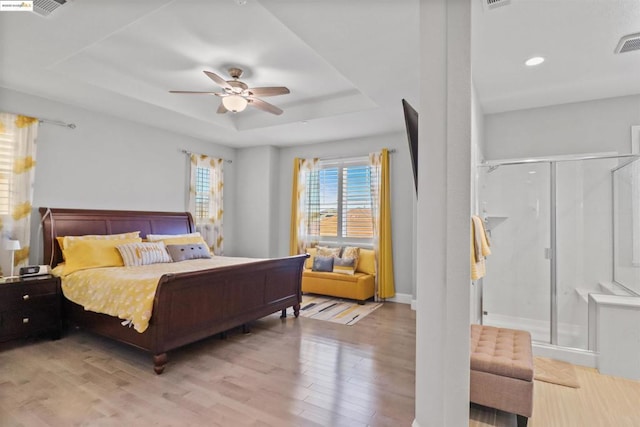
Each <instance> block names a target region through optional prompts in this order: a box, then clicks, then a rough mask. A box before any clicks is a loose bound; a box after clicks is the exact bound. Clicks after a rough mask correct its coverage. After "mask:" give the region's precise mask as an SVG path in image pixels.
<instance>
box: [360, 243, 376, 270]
mask: <svg viewBox="0 0 640 427" xmlns="http://www.w3.org/2000/svg"><path fill="white" fill-rule="evenodd" d="M357 271H359V272H361V273H367V274H373V275H375V274H376V253H375V252H374V251H373V250H372V249H363V248H360V257H358V267H357Z"/></svg>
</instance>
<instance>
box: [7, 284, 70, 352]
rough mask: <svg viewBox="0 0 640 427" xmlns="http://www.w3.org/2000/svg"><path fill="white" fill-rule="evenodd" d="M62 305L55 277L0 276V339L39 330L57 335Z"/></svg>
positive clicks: (52, 335) (56, 336)
mask: <svg viewBox="0 0 640 427" xmlns="http://www.w3.org/2000/svg"><path fill="white" fill-rule="evenodd" d="M61 308H62V296H61V290H60V279H59V278H58V277H55V276H49V275H47V276H33V277H13V278H5V279H0V342H2V341H8V340H11V339H14V338H21V337H26V336H30V335H37V334H42V333H50V334H51V337H52V338H53V339H58V338H60V332H61V329H62V321H61Z"/></svg>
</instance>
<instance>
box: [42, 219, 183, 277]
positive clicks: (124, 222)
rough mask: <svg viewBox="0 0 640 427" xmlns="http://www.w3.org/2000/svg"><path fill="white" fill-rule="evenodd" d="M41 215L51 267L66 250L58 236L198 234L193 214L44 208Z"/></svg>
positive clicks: (47, 261)
mask: <svg viewBox="0 0 640 427" xmlns="http://www.w3.org/2000/svg"><path fill="white" fill-rule="evenodd" d="M40 216H41V217H42V218H43V223H42V225H43V227H42V233H43V242H44V245H43V246H44V258H43V260H44V262H45V263H47V264H48V263H49V262H50V261H51V267H55V266H56V265H58V263H60V262H62V251H61V250H60V247H59V246H58V242H57V241H56V237H58V236H82V235H85V234H118V233H126V232H129V231H140V237H146V235H147V234H150V233H151V234H182V233H193V232H194V231H195V226H194V224H193V218H192V217H191V214H190V213H189V212H138V211H110V210H109V211H107V210H90V209H58V208H40ZM52 255H53V256H52Z"/></svg>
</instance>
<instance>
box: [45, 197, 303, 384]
mask: <svg viewBox="0 0 640 427" xmlns="http://www.w3.org/2000/svg"><path fill="white" fill-rule="evenodd" d="M40 214H41V216H42V218H43V237H44V262H45V263H50V264H51V266H52V267H55V266H56V265H57V264H58V263H60V262H62V252H61V250H60V247H59V246H58V243H57V241H56V237H58V236H80V235H85V234H117V233H126V232H130V231H140V237H145V236H146V235H147V234H182V233H191V232H194V231H195V227H194V224H193V219H192V217H191V214H189V213H188V212H180V213H172V212H136V211H112V210H82V209H54V208H40ZM306 258H307V255H297V256H291V257H285V258H276V259H268V260H264V261H258V262H254V263H250V264H242V265H234V266H228V267H221V268H216V269H210V270H202V271H196V272H188V273H176V274H165V275H164V276H162V277H161V278H160V282H159V285H158V288H157V291H156V296H155V299H154V302H153V312H152V317H151V321H150V323H149V327H148V328H147V330H146V331H144V332H143V333H139V332H137V331H136V330H135V329H133V328H129V327H124V326H122V324H121V322H122V319H118V318H117V317H113V316H109V315H106V314H100V313H94V312H91V311H85V310H84V308H83V307H82V306H80V305H78V304H75V303H73V302H71V301H69V300H67V299H65V300H64V310H63V313H64V314H63V316H64V317H65V320H67V321H69V322H70V323H71V324H72V325H75V326H78V327H80V328H82V329H85V330H88V331H91V332H94V333H97V334H100V335H103V336H106V337H109V338H112V339H115V340H117V341H120V342H123V343H127V344H130V345H133V346H135V347H138V348H140V349H142V350H145V351H148V352H150V353H151V354H152V356H153V365H154V366H153V368H154V371H155V372H156V373H157V374H161V373H162V372H163V370H164V368H165V365H166V363H167V352H168V351H170V350H173V349H176V348H178V347H181V346H183V345H186V344H190V343H193V342H196V341H199V340H201V339H204V338H207V337H210V336H212V335H215V334H218V333H221V332H225V331H227V330H229V329H232V328H235V327H238V326H241V325H245V324H246V323H248V322H250V321H253V320H256V319H259V318H261V317H264V316H267V315H269V314H272V313H275V312H277V311H280V310H281V311H282V317H285V316H286V309H287V308H288V307H293V309H294V315H295V316H296V317H298V315H299V312H300V303H301V301H302V291H301V285H300V284H301V278H302V269H303V266H304V261H305V259H306Z"/></svg>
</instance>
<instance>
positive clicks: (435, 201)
mask: <svg viewBox="0 0 640 427" xmlns="http://www.w3.org/2000/svg"><path fill="white" fill-rule="evenodd" d="M420 24H421V25H420V49H421V51H422V52H428V55H422V56H421V60H420V95H421V96H420V108H419V112H420V152H419V158H420V159H419V164H420V175H419V177H418V181H419V183H418V187H419V195H418V227H417V234H418V250H417V256H418V262H417V300H416V399H415V400H416V404H415V414H416V418H415V420H414V422H413V426H414V427H427V426H464V425H469V313H470V306H469V303H470V301H469V298H470V294H469V235H470V219H469V216H470V213H471V212H470V211H471V209H470V200H471V191H470V183H471V174H470V170H471V164H472V160H471V138H472V131H471V106H472V101H471V96H472V95H471V52H470V50H471V48H470V45H471V35H470V28H471V2H470V1H469V0H428V1H427V0H422V1H421V2H420Z"/></svg>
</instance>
